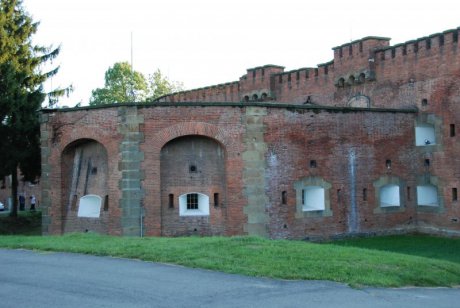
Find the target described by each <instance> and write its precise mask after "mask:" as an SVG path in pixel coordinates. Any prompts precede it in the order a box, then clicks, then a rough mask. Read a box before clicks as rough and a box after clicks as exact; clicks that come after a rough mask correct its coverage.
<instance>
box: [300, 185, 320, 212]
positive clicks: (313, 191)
mask: <svg viewBox="0 0 460 308" xmlns="http://www.w3.org/2000/svg"><path fill="white" fill-rule="evenodd" d="M304 198H305V204H304V205H303V208H302V209H303V210H304V211H321V210H324V209H325V204H324V188H322V187H321V186H307V187H305V188H304Z"/></svg>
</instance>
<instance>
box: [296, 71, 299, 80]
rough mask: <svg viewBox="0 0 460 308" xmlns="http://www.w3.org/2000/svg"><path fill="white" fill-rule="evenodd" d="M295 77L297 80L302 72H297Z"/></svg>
mask: <svg viewBox="0 0 460 308" xmlns="http://www.w3.org/2000/svg"><path fill="white" fill-rule="evenodd" d="M295 79H296V80H299V79H300V72H299V71H297V72H295Z"/></svg>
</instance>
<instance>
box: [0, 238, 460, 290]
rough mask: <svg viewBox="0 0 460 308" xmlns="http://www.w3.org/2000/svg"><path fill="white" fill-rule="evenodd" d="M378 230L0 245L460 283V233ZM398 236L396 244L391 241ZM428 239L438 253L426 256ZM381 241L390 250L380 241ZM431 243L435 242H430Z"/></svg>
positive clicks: (350, 278) (365, 279)
mask: <svg viewBox="0 0 460 308" xmlns="http://www.w3.org/2000/svg"><path fill="white" fill-rule="evenodd" d="M399 239H400V237H393V238H392V240H391V241H389V240H388V239H387V238H378V237H375V238H370V239H368V240H366V241H363V242H361V244H360V247H350V246H349V245H348V244H347V243H352V244H351V245H352V246H355V245H356V242H353V241H351V242H347V241H343V242H339V243H326V244H315V243H309V242H302V241H286V240H267V239H262V238H256V237H204V238H199V237H187V238H155V237H151V238H132V237H129V238H126V237H111V236H102V235H97V234H89V233H88V234H69V235H64V236H45V237H24V236H4V237H1V236H0V247H8V248H25V249H39V250H50V251H69V252H77V253H88V254H94V255H105V256H116V257H123V258H133V259H141V260H146V261H153V262H162V263H174V264H180V265H184V266H189V267H198V268H205V269H211V270H217V271H223V272H227V273H236V274H243V275H250V276H260V277H270V278H280V279H304V280H332V281H337V282H342V283H348V284H350V285H352V286H363V285H372V286H384V287H402V286H455V285H459V284H460V261H458V259H457V260H449V257H446V255H450V254H451V253H450V251H451V250H454V251H456V253H457V254H458V252H459V251H460V239H444V238H437V237H428V236H408V237H402V240H401V241H403V242H404V243H405V245H404V247H402V245H399V244H398V242H399V241H400V240H399ZM392 241H394V242H395V243H396V244H395V245H393V247H392V245H391V242H392ZM425 241H428V242H430V243H431V244H433V245H434V247H436V249H437V250H438V251H437V255H436V256H431V257H426V256H425V255H424V254H423V251H424V250H425V249H419V247H418V246H419V244H420V243H422V242H425ZM381 245H384V246H387V247H388V248H389V251H381V250H378V249H375V247H379V246H381ZM428 249H429V248H428Z"/></svg>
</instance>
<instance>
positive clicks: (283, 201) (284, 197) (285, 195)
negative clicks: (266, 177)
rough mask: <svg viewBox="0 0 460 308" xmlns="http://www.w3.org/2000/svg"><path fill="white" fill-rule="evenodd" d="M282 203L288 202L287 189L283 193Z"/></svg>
mask: <svg viewBox="0 0 460 308" xmlns="http://www.w3.org/2000/svg"><path fill="white" fill-rule="evenodd" d="M281 204H287V192H286V191H283V192H282V193H281ZM302 204H303V203H302Z"/></svg>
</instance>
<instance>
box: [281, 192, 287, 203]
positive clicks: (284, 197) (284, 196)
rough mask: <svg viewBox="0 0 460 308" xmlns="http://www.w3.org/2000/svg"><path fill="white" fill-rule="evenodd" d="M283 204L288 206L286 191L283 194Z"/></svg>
mask: <svg viewBox="0 0 460 308" xmlns="http://www.w3.org/2000/svg"><path fill="white" fill-rule="evenodd" d="M281 204H287V192H286V191H285V190H284V191H283V192H282V193H281Z"/></svg>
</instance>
